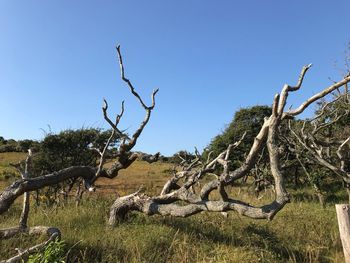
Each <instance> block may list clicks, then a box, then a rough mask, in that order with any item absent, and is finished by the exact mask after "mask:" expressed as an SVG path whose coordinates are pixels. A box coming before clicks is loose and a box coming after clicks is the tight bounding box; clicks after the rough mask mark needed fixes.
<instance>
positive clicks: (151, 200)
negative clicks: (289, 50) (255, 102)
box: [109, 64, 350, 225]
mask: <svg viewBox="0 0 350 263" xmlns="http://www.w3.org/2000/svg"><path fill="white" fill-rule="evenodd" d="M310 67H311V64H310V65H308V66H305V67H303V69H302V71H301V73H300V76H299V80H298V83H297V85H296V86H290V85H287V84H286V85H284V87H283V89H282V91H281V93H280V94H276V96H275V97H274V101H273V106H272V114H271V116H270V117H268V118H265V121H264V123H263V125H262V127H261V129H260V132H259V133H258V134H257V136H256V137H255V140H254V142H253V145H252V146H251V149H250V151H249V153H248V155H247V156H246V158H245V160H244V161H243V163H242V164H241V166H240V167H238V168H237V169H235V170H233V171H230V170H229V155H230V153H231V151H233V150H234V149H235V147H236V145H237V144H239V141H238V142H236V143H234V144H231V145H229V146H228V148H227V149H226V150H225V151H223V152H222V153H220V154H219V155H218V156H215V157H214V158H211V157H210V155H209V158H208V159H207V160H201V159H200V158H196V159H195V160H193V162H191V163H190V164H189V165H188V166H187V167H185V168H184V169H183V170H181V171H178V172H176V173H175V174H174V176H173V177H172V178H171V179H169V180H168V181H167V182H166V184H165V185H164V187H163V190H162V191H161V193H160V194H159V195H157V196H152V197H151V196H148V195H146V194H144V193H141V191H137V192H136V193H133V194H130V195H127V196H123V197H119V198H118V199H116V201H115V202H114V204H113V205H112V207H111V210H110V217H109V224H110V225H115V224H117V222H118V221H119V220H121V219H123V218H124V217H125V216H126V215H127V213H128V212H130V211H137V212H141V213H144V214H146V215H149V216H150V215H156V214H158V215H163V216H175V217H187V216H191V215H194V214H197V213H200V212H203V211H207V212H225V211H230V210H232V211H236V212H238V213H239V214H241V215H244V216H247V217H250V218H254V219H268V220H272V219H273V218H274V216H275V215H276V214H277V213H278V212H279V211H280V210H281V209H282V208H283V207H284V206H285V205H286V204H287V203H288V202H289V201H290V196H289V194H288V192H287V190H286V187H285V183H284V176H283V173H282V171H281V153H280V151H279V147H278V139H279V127H280V125H281V122H282V121H283V120H286V119H290V118H292V117H295V116H297V115H299V114H300V113H302V112H303V111H304V110H305V109H306V108H307V107H308V106H309V105H310V104H312V103H313V102H315V101H317V100H319V99H321V98H323V97H324V96H326V95H328V94H330V93H331V92H333V91H334V90H336V89H338V88H340V87H342V86H343V85H345V84H346V83H348V82H349V81H350V76H347V77H345V78H343V79H342V80H341V81H339V82H336V83H334V84H333V85H331V86H329V87H327V88H325V89H324V90H322V91H321V92H319V93H317V94H316V95H314V96H312V97H310V98H309V99H307V100H306V101H304V102H303V103H302V104H301V105H300V106H299V107H297V108H296V109H293V110H288V111H285V107H286V103H287V98H288V95H289V94H290V93H291V92H294V91H297V90H299V89H300V87H301V85H302V82H303V79H304V76H305V74H306V72H307V71H308V69H309V68H310ZM265 145H266V146H267V149H268V153H269V160H270V169H271V174H272V176H273V181H274V188H275V199H274V200H273V201H272V202H271V203H268V204H265V205H263V206H261V207H255V206H252V205H250V204H249V203H246V202H243V201H242V200H237V199H235V198H231V197H229V195H228V193H227V190H226V188H227V186H232V185H233V184H234V183H235V182H236V181H237V180H239V179H241V178H243V177H244V176H246V175H248V174H249V172H250V171H251V170H252V169H253V168H254V166H255V164H256V162H257V160H258V157H259V154H260V153H261V151H262V149H263V147H264V146H265ZM218 166H221V167H222V169H221V171H222V172H221V173H220V174H215V176H216V178H215V179H214V180H211V181H209V182H207V183H206V184H204V185H203V186H202V187H201V188H200V190H199V191H198V192H197V193H195V192H193V191H192V190H191V188H192V186H193V185H195V184H196V183H198V182H199V181H200V180H202V181H204V180H203V179H204V178H205V177H206V178H209V175H212V174H213V173H215V171H216V170H217V169H216V168H217V167H218ZM181 180H182V184H180V182H181ZM215 190H217V192H218V193H219V195H220V199H213V198H210V194H211V193H213V191H215Z"/></svg>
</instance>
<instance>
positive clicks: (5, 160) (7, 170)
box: [0, 152, 26, 187]
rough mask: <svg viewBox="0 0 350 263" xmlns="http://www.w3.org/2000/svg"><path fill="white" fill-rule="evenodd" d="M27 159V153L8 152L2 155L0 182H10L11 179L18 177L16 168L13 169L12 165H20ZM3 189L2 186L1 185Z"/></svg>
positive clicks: (0, 155)
mask: <svg viewBox="0 0 350 263" xmlns="http://www.w3.org/2000/svg"><path fill="white" fill-rule="evenodd" d="M25 158H26V153H18V152H8V153H0V180H2V181H3V180H8V179H10V178H11V177H12V178H13V177H16V176H18V175H19V174H18V172H17V171H16V169H15V168H13V167H11V166H10V164H11V163H18V162H19V161H22V160H24V159H25ZM0 187H1V185H0Z"/></svg>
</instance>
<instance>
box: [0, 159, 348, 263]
mask: <svg viewBox="0 0 350 263" xmlns="http://www.w3.org/2000/svg"><path fill="white" fill-rule="evenodd" d="M170 168H171V166H170V165H168V164H162V163H154V164H151V165H149V164H146V163H143V162H136V163H135V164H133V165H132V166H131V167H130V168H129V169H128V170H126V171H123V173H122V174H121V175H120V176H119V177H117V178H116V179H113V180H101V181H100V182H99V184H98V190H97V192H96V193H93V194H88V195H86V196H85V198H84V200H83V202H82V204H81V206H80V207H78V208H76V207H75V206H74V203H73V202H72V203H69V204H67V205H65V206H62V205H61V206H54V207H44V206H40V207H36V206H35V205H32V210H31V214H30V220H29V224H30V225H50V226H57V227H59V228H60V229H61V231H62V236H63V240H64V243H65V248H64V252H65V254H68V257H69V258H70V260H71V261H74V262H343V256H342V248H341V243H340V239H339V236H338V229H337V223H336V216H335V209H334V205H333V204H329V205H328V206H327V207H326V208H325V209H322V208H321V207H320V206H319V205H318V203H316V201H313V200H312V199H310V200H308V201H306V200H305V198H302V196H303V195H302V194H301V193H300V191H299V192H292V193H293V195H294V197H295V198H294V200H296V199H298V200H300V202H299V201H298V202H296V201H293V202H292V203H291V204H288V205H287V206H286V207H285V209H284V210H283V211H281V212H280V213H279V214H278V215H277V216H276V218H275V219H274V220H273V221H272V222H267V221H256V220H251V219H247V218H245V217H241V216H239V215H238V214H236V213H229V217H228V218H225V217H223V216H222V215H221V214H215V213H202V214H199V215H196V216H193V217H190V218H185V219H183V218H170V217H161V216H154V217H146V216H144V215H141V214H136V213H135V214H132V215H131V216H130V218H129V219H128V220H127V221H126V222H124V223H122V224H120V225H119V226H117V227H115V228H111V227H107V226H106V220H107V217H108V212H109V207H110V205H111V204H112V202H113V200H114V197H115V195H116V193H118V194H120V195H124V194H128V193H131V192H133V191H135V190H137V189H138V188H139V186H140V185H141V184H143V185H144V186H145V188H146V191H147V192H151V193H152V192H155V191H159V190H160V188H161V185H162V183H163V182H164V181H165V180H166V179H167V176H168V175H167V172H168V170H169V169H170ZM232 193H233V194H234V195H238V194H240V195H241V196H242V195H243V197H244V198H248V199H250V201H251V203H254V204H259V203H262V202H266V201H267V200H270V199H271V196H272V193H270V192H267V193H266V194H265V196H264V197H263V198H262V199H260V200H257V199H256V198H255V197H253V196H250V195H249V194H247V193H246V191H244V189H243V190H241V192H240V193H239V192H238V191H237V190H233V192H232ZM20 209H21V208H20V203H17V204H16V205H14V206H13V207H12V208H11V209H10V211H9V212H7V213H5V214H4V215H3V216H0V228H3V227H8V226H14V225H16V224H17V221H18V217H19V214H20ZM0 242H1V243H0V258H1V259H2V258H6V257H8V256H10V255H13V254H14V248H15V247H21V248H25V247H26V246H28V245H30V244H32V243H33V242H37V241H36V240H29V239H28V238H26V237H25V236H22V237H21V238H19V239H10V240H6V241H0Z"/></svg>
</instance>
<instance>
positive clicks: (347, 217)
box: [335, 204, 350, 263]
mask: <svg viewBox="0 0 350 263" xmlns="http://www.w3.org/2000/svg"><path fill="white" fill-rule="evenodd" d="M335 209H336V211H337V218H338V226H339V233H340V239H341V242H342V245H343V252H344V258H345V262H346V263H350V206H349V205H348V204H340V205H335Z"/></svg>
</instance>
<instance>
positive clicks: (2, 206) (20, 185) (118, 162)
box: [0, 45, 159, 262]
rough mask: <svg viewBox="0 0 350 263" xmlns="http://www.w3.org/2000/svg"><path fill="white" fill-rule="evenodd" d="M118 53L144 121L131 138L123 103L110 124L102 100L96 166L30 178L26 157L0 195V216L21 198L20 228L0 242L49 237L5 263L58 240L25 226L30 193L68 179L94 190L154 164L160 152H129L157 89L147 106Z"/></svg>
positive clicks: (2, 234)
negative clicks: (103, 137)
mask: <svg viewBox="0 0 350 263" xmlns="http://www.w3.org/2000/svg"><path fill="white" fill-rule="evenodd" d="M117 54H118V59H119V64H120V72H121V78H122V80H123V81H124V82H125V83H126V84H127V86H128V88H129V89H130V92H131V93H132V95H133V96H134V97H135V98H136V99H137V100H138V101H139V103H140V104H141V106H142V108H143V109H144V110H145V118H144V119H143V121H142V122H141V123H140V125H139V127H138V128H137V129H136V131H135V132H134V133H133V134H132V135H131V136H129V135H128V134H126V133H125V132H124V131H122V130H121V129H120V128H119V127H118V124H119V122H120V120H121V118H122V116H123V114H124V101H123V102H122V104H121V110H120V113H119V114H118V115H117V116H116V118H115V120H114V121H112V120H111V119H110V117H109V116H108V112H107V110H108V103H107V101H106V100H105V99H104V105H103V107H102V112H103V116H104V119H105V120H106V121H107V123H108V124H109V125H110V126H111V127H112V132H111V135H110V137H109V139H108V141H107V143H106V145H105V147H104V148H103V150H102V151H100V150H97V151H98V153H99V154H100V160H99V163H98V166H97V167H92V166H72V167H68V168H65V169H62V170H60V171H57V172H54V173H51V174H46V175H43V176H39V177H35V178H30V177H29V167H30V164H31V154H29V155H28V158H27V159H26V162H25V170H24V171H21V174H22V179H20V180H17V181H15V182H14V183H13V184H11V185H10V186H8V187H7V188H6V189H4V190H3V191H2V192H0V214H3V213H5V212H6V211H7V210H8V209H9V208H10V207H11V205H12V204H13V203H14V201H15V200H16V199H17V198H18V197H19V196H21V195H24V201H23V203H24V204H23V211H22V214H21V217H20V222H19V226H18V227H14V228H8V229H1V230H0V240H1V239H6V238H11V237H14V236H16V235H18V234H20V233H28V234H29V235H36V234H44V233H46V234H47V235H48V236H49V238H48V240H47V241H46V242H44V243H42V244H39V245H36V246H33V247H31V248H29V249H26V250H23V251H18V254H17V255H16V256H14V257H13V258H11V259H8V260H5V261H4V262H17V261H20V260H21V259H25V258H26V257H28V256H29V255H30V254H32V253H34V252H36V251H38V250H39V249H42V248H43V247H45V246H46V245H48V244H49V243H50V242H51V241H53V240H54V239H56V238H59V237H60V235H61V234H60V231H59V229H57V228H53V227H44V226H36V227H28V226H27V219H28V213H29V193H30V192H31V191H36V190H38V189H42V188H44V187H47V186H54V185H57V184H59V183H61V182H64V181H67V180H70V181H71V182H73V183H74V182H76V181H78V182H81V180H82V181H83V185H84V188H85V189H87V190H89V191H94V190H95V188H94V182H95V181H96V180H97V179H98V178H100V177H106V178H115V177H117V176H118V173H119V171H120V170H122V169H126V168H128V167H129V166H130V165H131V164H132V163H133V162H134V161H135V160H136V159H137V158H141V159H142V160H145V161H148V162H154V161H156V160H157V159H158V157H159V153H157V154H156V155H154V156H151V155H147V156H146V155H145V154H142V153H139V152H133V151H132V149H133V147H134V146H135V145H136V143H137V140H138V138H139V137H140V135H141V134H142V132H143V130H144V128H145V127H146V125H147V123H148V122H149V120H150V117H151V113H152V111H153V109H154V107H155V96H156V94H157V92H158V89H157V90H154V91H153V93H152V96H151V99H152V102H151V105H150V106H148V105H146V103H145V102H144V100H143V99H142V98H141V96H140V95H139V94H138V93H137V91H136V89H135V88H134V86H133V85H132V83H131V81H130V80H129V79H127V78H126V77H125V72H124V64H123V60H122V55H121V51H120V46H119V45H118V46H117ZM115 136H118V137H119V138H120V140H121V143H120V144H119V147H118V149H117V153H116V156H115V157H116V158H115V160H114V162H113V164H112V166H111V167H110V168H108V169H107V168H105V166H104V165H105V162H106V153H107V149H108V147H109V145H110V143H111V141H112V140H113V138H115ZM82 192H83V190H82V189H79V193H78V199H79V198H81V194H82ZM78 201H79V200H78Z"/></svg>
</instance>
